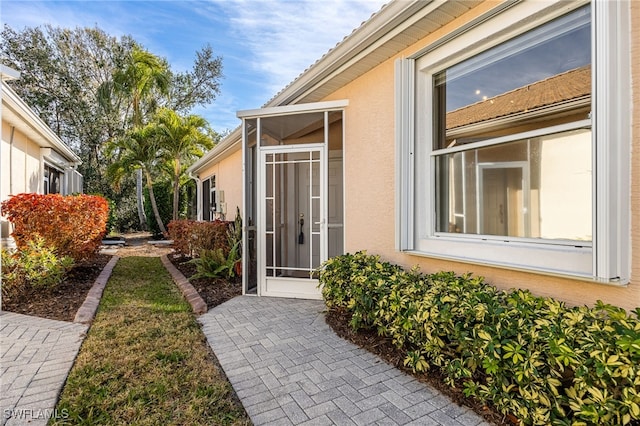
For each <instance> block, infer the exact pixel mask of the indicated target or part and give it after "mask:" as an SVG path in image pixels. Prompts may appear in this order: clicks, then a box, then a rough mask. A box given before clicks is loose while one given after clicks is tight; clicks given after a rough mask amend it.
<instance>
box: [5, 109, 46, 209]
mask: <svg viewBox="0 0 640 426" xmlns="http://www.w3.org/2000/svg"><path fill="white" fill-rule="evenodd" d="M40 180H41V179H40V147H39V146H38V145H37V144H36V143H35V142H33V141H31V140H29V139H28V138H27V136H26V135H25V134H24V133H22V132H20V131H19V130H18V129H16V130H15V131H14V134H13V146H12V145H11V126H10V125H9V124H8V123H7V122H5V121H3V123H2V200H6V199H7V198H8V197H9V196H10V195H15V194H20V193H23V192H41V185H40Z"/></svg>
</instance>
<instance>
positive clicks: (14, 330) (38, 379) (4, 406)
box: [0, 312, 88, 426]
mask: <svg viewBox="0 0 640 426" xmlns="http://www.w3.org/2000/svg"><path fill="white" fill-rule="evenodd" d="M87 329H88V326H87V325H84V324H76V323H72V322H65V321H56V320H49V319H44V318H37V317H32V316H27V315H21V314H16V313H12V312H0V356H1V360H2V362H1V364H0V409H1V410H2V412H1V413H0V415H1V417H0V425H5V424H6V425H7V426H9V425H21V424H29V425H46V424H47V421H48V420H49V418H50V417H54V416H56V415H57V416H58V417H60V418H62V417H64V413H56V412H55V411H54V408H55V404H56V400H57V398H58V394H59V393H60V391H61V390H62V386H63V385H64V382H65V380H66V378H67V374H68V373H69V370H70V369H71V366H72V365H73V361H74V360H75V358H76V355H77V354H78V350H79V349H80V345H81V344H82V340H83V338H84V334H85V333H86V331H87Z"/></svg>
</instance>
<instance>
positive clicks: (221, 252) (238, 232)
mask: <svg viewBox="0 0 640 426" xmlns="http://www.w3.org/2000/svg"><path fill="white" fill-rule="evenodd" d="M211 223H215V222H211ZM220 223H222V224H225V227H226V244H223V245H222V247H220V241H218V242H217V243H216V244H213V243H212V245H217V247H215V246H214V247H213V248H210V249H209V248H201V249H200V250H199V251H198V253H199V254H198V256H197V257H194V258H193V259H191V260H190V261H189V263H193V264H195V265H196V271H197V273H196V274H195V275H193V276H192V277H191V279H198V278H227V279H231V278H235V277H239V276H240V275H242V268H241V265H242V217H241V216H240V209H238V211H237V213H236V218H235V220H234V221H233V222H220ZM171 224H175V222H172V223H171ZM171 224H170V225H171ZM169 229H170V230H173V231H175V230H176V229H175V228H173V227H170V228H169ZM218 230H219V228H218ZM170 232H171V231H170ZM214 235H217V238H218V239H220V234H219V233H217V234H214Z"/></svg>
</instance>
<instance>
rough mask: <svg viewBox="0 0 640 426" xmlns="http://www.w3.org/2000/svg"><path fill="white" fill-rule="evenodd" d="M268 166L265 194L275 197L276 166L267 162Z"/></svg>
mask: <svg viewBox="0 0 640 426" xmlns="http://www.w3.org/2000/svg"><path fill="white" fill-rule="evenodd" d="M265 168H266V173H265V174H266V176H265V177H266V182H265V185H266V186H265V194H266V196H267V197H273V173H274V169H275V166H273V165H272V164H267V165H266V166H265Z"/></svg>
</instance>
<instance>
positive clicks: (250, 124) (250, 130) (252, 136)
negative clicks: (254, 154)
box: [244, 118, 258, 146]
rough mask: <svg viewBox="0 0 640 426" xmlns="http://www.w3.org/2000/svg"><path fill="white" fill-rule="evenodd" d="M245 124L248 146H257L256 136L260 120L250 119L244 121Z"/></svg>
mask: <svg viewBox="0 0 640 426" xmlns="http://www.w3.org/2000/svg"><path fill="white" fill-rule="evenodd" d="M244 124H245V128H244V129H245V130H244V131H245V134H246V140H247V146H255V145H256V134H257V132H256V131H257V129H258V120H257V119H255V118H248V119H246V120H245V121H244Z"/></svg>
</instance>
